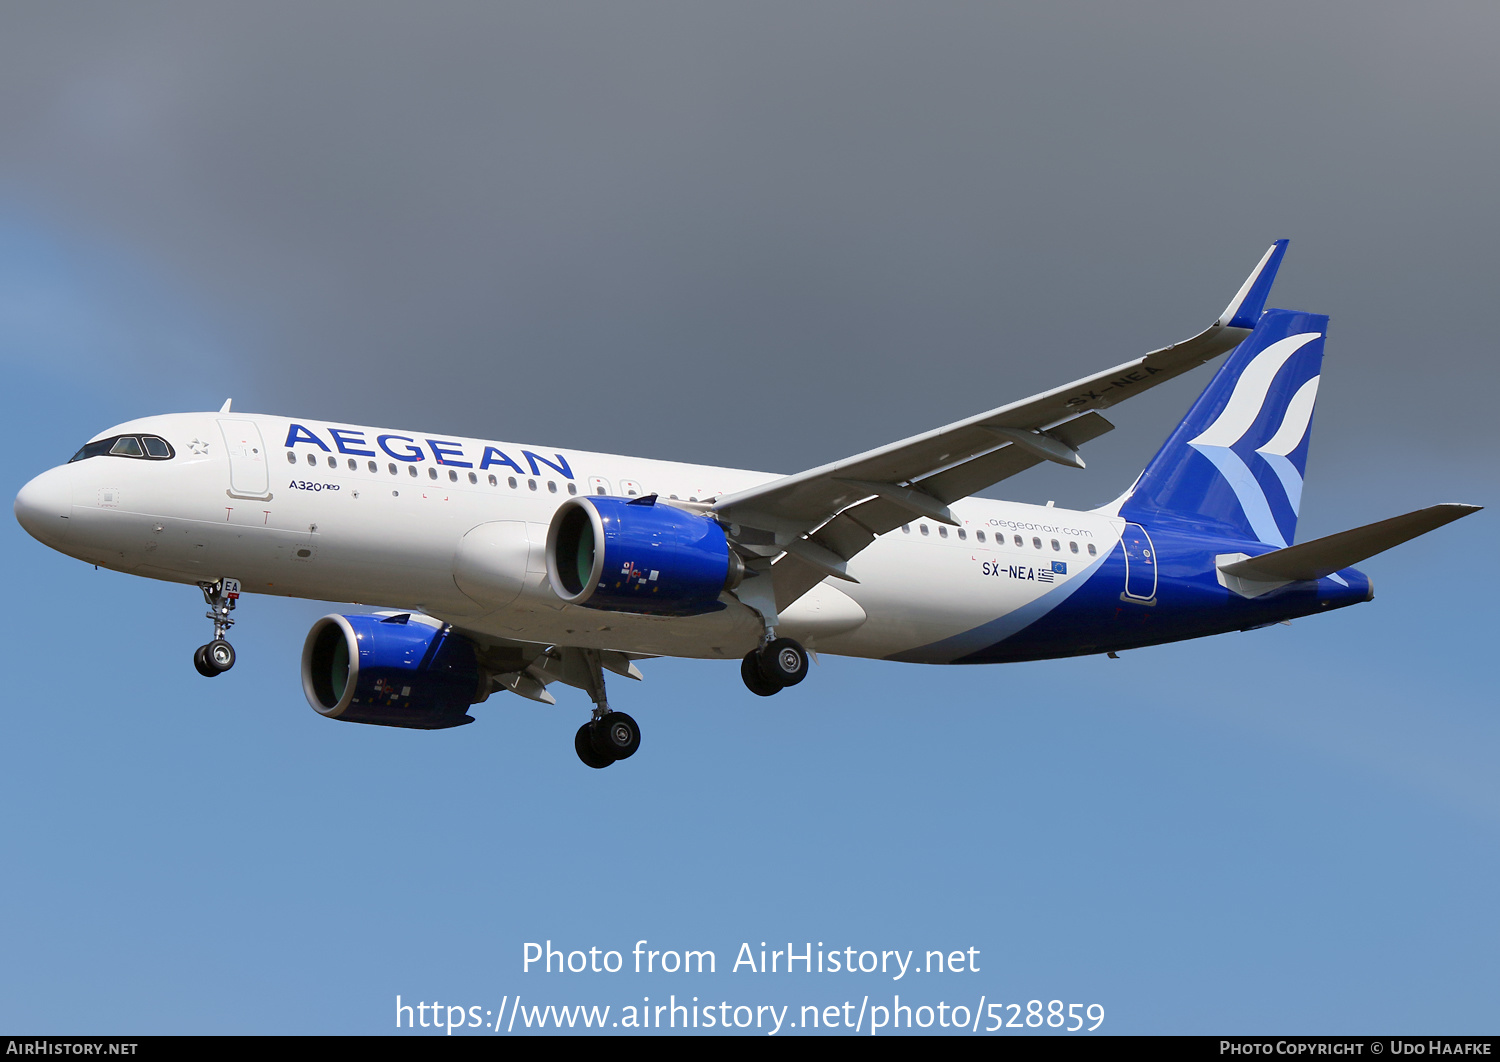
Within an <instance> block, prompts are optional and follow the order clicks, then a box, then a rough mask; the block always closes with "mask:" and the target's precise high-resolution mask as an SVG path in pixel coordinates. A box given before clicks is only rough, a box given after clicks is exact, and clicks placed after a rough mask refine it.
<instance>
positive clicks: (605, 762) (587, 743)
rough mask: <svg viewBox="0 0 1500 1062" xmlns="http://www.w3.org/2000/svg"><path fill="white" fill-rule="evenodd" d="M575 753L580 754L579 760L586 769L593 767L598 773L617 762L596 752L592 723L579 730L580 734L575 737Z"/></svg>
mask: <svg viewBox="0 0 1500 1062" xmlns="http://www.w3.org/2000/svg"><path fill="white" fill-rule="evenodd" d="M573 751H574V752H576V753H578V758H579V759H580V760H582V761H583V765H584V766H585V767H592V768H594V769H595V770H596V771H602V770H603V769H604V768H606V767H608V766H609V765H610V764H611V763H614V762H615V760H614V757H613V756H601V755H600V754H599V753H597V752H595V751H594V724H593V723H591V722H590V723H584V724H583V725H582V726H581V727H579V728H578V733H577V734H575V735H574V737H573Z"/></svg>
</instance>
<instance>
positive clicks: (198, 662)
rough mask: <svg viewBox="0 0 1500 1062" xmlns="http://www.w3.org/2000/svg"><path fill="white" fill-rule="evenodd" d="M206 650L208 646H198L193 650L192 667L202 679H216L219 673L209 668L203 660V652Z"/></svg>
mask: <svg viewBox="0 0 1500 1062" xmlns="http://www.w3.org/2000/svg"><path fill="white" fill-rule="evenodd" d="M207 648H208V646H206V645H200V646H198V648H196V649H194V650H193V667H195V668H197V669H198V674H200V675H202V676H203V677H204V678H217V677H218V676H219V672H217V671H215V670H214V669H213V668H211V667H209V666H208V661H207V660H204V659H203V653H204V650H206V649H207Z"/></svg>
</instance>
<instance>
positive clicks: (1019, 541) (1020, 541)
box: [1015, 535, 1026, 549]
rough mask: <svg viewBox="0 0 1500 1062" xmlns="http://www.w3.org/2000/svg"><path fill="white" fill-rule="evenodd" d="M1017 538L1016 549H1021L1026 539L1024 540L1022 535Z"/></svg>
mask: <svg viewBox="0 0 1500 1062" xmlns="http://www.w3.org/2000/svg"><path fill="white" fill-rule="evenodd" d="M1015 538H1016V549H1020V548H1021V547H1022V546H1024V545H1026V543H1025V542H1024V541H1022V539H1021V536H1020V535H1017V536H1015Z"/></svg>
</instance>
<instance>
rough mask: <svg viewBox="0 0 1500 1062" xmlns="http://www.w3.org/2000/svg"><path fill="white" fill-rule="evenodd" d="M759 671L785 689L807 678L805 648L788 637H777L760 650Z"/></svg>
mask: <svg viewBox="0 0 1500 1062" xmlns="http://www.w3.org/2000/svg"><path fill="white" fill-rule="evenodd" d="M760 671H761V674H763V675H764V676H765V677H766V679H767V680H768V681H770V682H773V683H775V684H776V685H777V686H779V687H781V688H783V689H785V688H786V687H787V686H795V685H796V684H797V683H799V682H801V681H802V680H803V679H805V678H807V650H806V649H804V648H802V646H800V645H798V644H797V643H796V642H794V641H792V640H791V639H790V638H777V639H776V640H775V641H774V642H772V643H771V644H770V645H768V646H766V647H765V648H764V649H762V650H761V651H760Z"/></svg>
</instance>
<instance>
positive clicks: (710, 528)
mask: <svg viewBox="0 0 1500 1062" xmlns="http://www.w3.org/2000/svg"><path fill="white" fill-rule="evenodd" d="M744 573H745V566H744V563H743V562H742V561H741V560H740V559H739V557H737V556H736V555H735V554H734V553H733V552H731V550H730V549H729V542H728V540H726V539H725V537H724V529H723V528H722V527H720V526H719V525H718V524H717V523H715V522H714V520H713V518H712V517H708V516H699V515H698V514H697V513H690V512H685V511H684V510H682V509H678V508H675V507H674V506H671V505H658V504H657V503H656V495H654V494H651V495H647V496H646V497H644V498H630V499H626V498H588V497H585V498H569V499H568V500H567V501H565V502H563V504H562V506H561V507H560V508H559V509H558V510H557V514H556V515H555V516H553V518H552V526H551V527H549V528H548V529H547V576H548V578H550V579H551V580H552V590H553V592H554V593H556V594H557V596H558V597H560V598H562V599H563V600H564V601H566V602H567V603H568V604H570V605H583V606H584V607H585V608H597V609H604V610H606V611H609V612H639V613H645V614H647V615H653V616H701V615H703V614H704V613H708V612H717V611H719V610H720V609H722V608H723V607H724V604H723V602H721V601H720V600H719V594H720V593H721V592H723V591H725V590H730V589H733V588H734V587H735V586H737V585H739V581H740V579H741V578H742V577H743V576H744Z"/></svg>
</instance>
